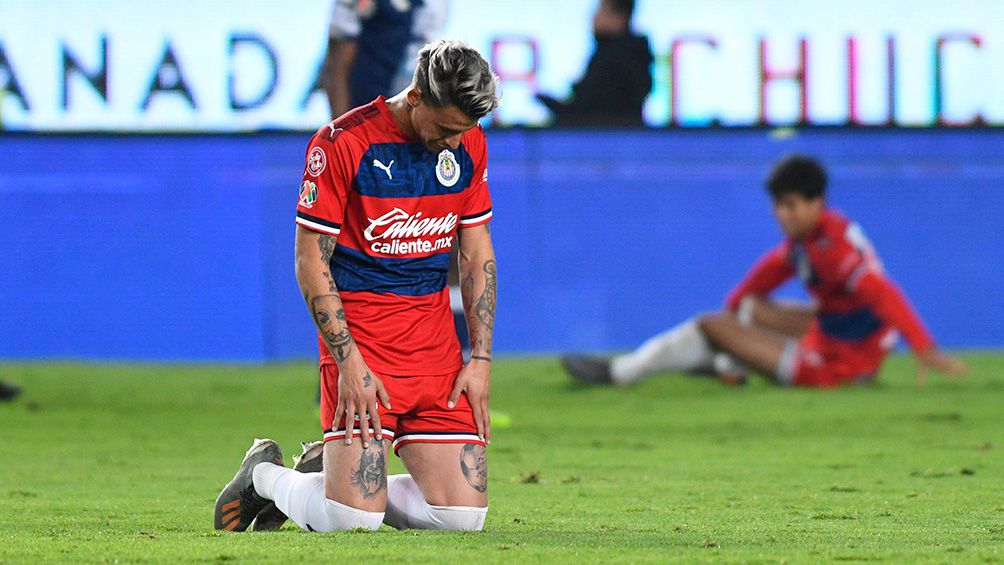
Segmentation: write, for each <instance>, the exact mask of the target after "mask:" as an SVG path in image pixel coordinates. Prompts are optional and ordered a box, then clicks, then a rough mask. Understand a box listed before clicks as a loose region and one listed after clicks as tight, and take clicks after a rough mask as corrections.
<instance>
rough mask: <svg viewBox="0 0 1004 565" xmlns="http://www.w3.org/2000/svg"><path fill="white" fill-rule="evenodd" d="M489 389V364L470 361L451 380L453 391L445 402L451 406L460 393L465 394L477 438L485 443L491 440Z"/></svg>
mask: <svg viewBox="0 0 1004 565" xmlns="http://www.w3.org/2000/svg"><path fill="white" fill-rule="evenodd" d="M490 390H491V365H490V364H488V363H484V362H471V363H468V364H467V365H465V366H464V368H463V369H461V370H460V373H459V374H458V375H457V379H456V380H455V381H454V382H453V391H452V392H450V397H449V399H448V402H447V406H448V407H449V408H453V407H454V406H456V405H457V402H459V401H460V394H461V393H464V394H466V395H467V402H468V403H469V404H470V405H471V413H472V415H473V416H474V424H475V425H476V426H477V428H478V438H480V439H481V441H484V442H485V443H490V442H491V418H490V417H489V412H488V398H489V396H490Z"/></svg>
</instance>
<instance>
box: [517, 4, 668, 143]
mask: <svg viewBox="0 0 1004 565" xmlns="http://www.w3.org/2000/svg"><path fill="white" fill-rule="evenodd" d="M634 4H635V3H634V0H600V4H599V7H598V8H597V9H596V14H595V15H594V16H593V36H594V37H595V39H596V48H595V49H594V50H593V54H592V56H591V57H590V58H589V65H588V66H587V67H586V73H585V74H584V75H582V78H580V79H579V80H578V82H576V83H575V84H574V85H572V95H571V97H569V98H568V99H567V100H565V101H561V100H557V99H555V98H553V97H551V96H548V95H546V94H537V100H539V101H540V102H541V103H543V104H544V105H545V106H547V108H548V109H549V110H551V112H552V113H553V114H554V125H558V126H577V125H590V126H640V125H643V124H642V106H643V105H644V103H645V98H646V97H647V96H648V93H649V91H650V90H652V68H651V66H652V60H653V57H652V50H651V48H650V47H649V44H648V38H647V37H646V36H644V35H638V34H635V33H634V32H633V31H631V17H632V16H633V15H634Z"/></svg>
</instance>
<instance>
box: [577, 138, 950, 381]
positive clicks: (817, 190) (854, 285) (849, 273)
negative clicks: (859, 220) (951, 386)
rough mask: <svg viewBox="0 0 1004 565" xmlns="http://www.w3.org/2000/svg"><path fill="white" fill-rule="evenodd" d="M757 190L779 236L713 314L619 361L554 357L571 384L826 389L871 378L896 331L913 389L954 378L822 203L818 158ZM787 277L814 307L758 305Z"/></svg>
mask: <svg viewBox="0 0 1004 565" xmlns="http://www.w3.org/2000/svg"><path fill="white" fill-rule="evenodd" d="M767 187H768V190H769V192H770V195H771V198H772V200H773V208H774V215H775V216H776V217H777V221H778V223H779V224H780V226H781V229H782V230H783V231H784V234H785V236H786V237H785V239H784V241H782V242H781V243H780V245H778V246H777V247H775V248H774V249H771V250H770V251H768V252H767V254H766V255H764V256H763V257H762V258H761V259H760V260H759V261H757V263H756V264H755V265H753V268H752V269H751V270H750V272H749V273H748V274H747V275H746V278H745V279H743V281H742V282H740V283H739V285H738V286H737V287H736V288H735V289H734V290H733V291H732V292H731V293H730V294H729V296H728V298H727V299H726V302H725V309H724V310H723V311H721V312H718V313H714V314H705V315H702V316H698V317H695V318H691V319H690V320H687V321H685V322H683V323H681V324H680V325H678V326H676V327H675V328H672V329H670V330H668V331H666V332H664V333H661V334H659V335H656V336H655V337H652V338H650V339H649V340H648V341H646V342H645V343H644V344H642V345H641V347H639V348H638V349H636V350H635V351H634V352H632V353H629V354H626V355H619V356H615V357H613V358H609V359H608V358H601V357H592V356H577V355H570V356H565V357H563V358H562V363H563V364H564V366H565V368H566V370H567V371H568V372H569V373H571V375H572V376H573V377H575V378H576V379H578V380H581V381H585V382H591V383H615V384H622V385H625V384H630V383H633V382H635V381H637V380H639V379H641V378H642V377H645V376H648V375H652V374H655V373H664V372H674V371H675V372H679V371H682V372H692V373H704V374H707V373H716V374H718V375H719V376H720V377H722V378H723V380H726V381H731V382H744V381H745V373H746V370H747V368H749V369H751V370H753V371H756V372H758V373H761V374H763V375H767V376H769V377H772V378H773V379H774V380H775V381H776V382H777V383H778V384H782V385H791V386H804V387H834V386H840V385H844V384H849V383H868V382H871V381H872V380H873V379H874V378H875V376H876V375H877V374H878V371H879V368H880V367H881V365H882V361H883V359H884V358H885V356H886V354H887V353H888V352H889V350H890V349H891V348H892V347H893V346H894V345H895V343H896V340H897V337H898V334H902V335H903V336H904V337H905V338H906V342H907V343H908V344H909V346H910V348H911V349H912V350H913V353H914V355H915V356H916V358H917V363H918V365H917V377H918V381H923V379H925V378H926V374H927V370H928V369H934V370H936V371H940V372H943V373H946V374H948V375H951V376H962V375H964V374H965V372H966V366H965V365H964V364H963V363H962V362H961V361H959V360H956V359H953V358H952V357H949V356H947V355H945V354H943V353H942V352H940V351H939V350H938V349H937V347H936V346H935V343H934V340H933V339H932V337H931V335H930V334H929V333H928V332H927V330H926V329H925V328H924V325H923V323H922V322H921V320H920V318H919V317H918V315H917V313H916V312H915V311H914V309H913V308H912V307H911V306H910V303H909V302H908V301H907V299H906V297H905V296H904V295H903V293H902V291H901V290H900V289H899V287H897V286H896V284H895V283H894V282H893V281H892V280H891V279H889V278H888V277H887V276H886V275H885V273H884V272H883V269H882V264H881V262H880V261H879V258H878V256H877V255H876V253H875V250H874V249H873V248H872V245H871V243H870V242H869V241H868V239H867V238H866V237H865V235H864V232H863V231H862V230H861V228H860V227H859V226H858V225H857V224H856V223H854V222H852V221H850V220H848V219H847V218H846V217H844V216H843V215H842V214H841V213H840V212H837V211H836V210H833V209H830V208H828V207H827V205H826V171H825V170H824V169H823V167H822V166H821V165H820V164H819V163H818V162H817V161H815V160H814V159H812V158H810V157H806V156H801V155H793V156H790V157H787V158H785V159H783V160H782V161H780V162H779V163H778V164H777V165H775V167H774V170H773V172H772V173H771V175H770V178H769V179H768V181H767ZM796 275H797V276H798V278H799V279H801V281H802V282H803V283H804V284H805V286H806V288H807V289H808V291H809V293H810V294H811V295H812V297H813V298H814V302H815V303H814V304H813V305H797V304H791V303H784V302H780V301H774V300H771V299H770V298H769V294H770V293H771V292H772V291H773V290H774V289H776V288H777V287H779V286H781V284H783V283H784V282H785V281H787V280H788V279H790V278H791V277H793V276H796Z"/></svg>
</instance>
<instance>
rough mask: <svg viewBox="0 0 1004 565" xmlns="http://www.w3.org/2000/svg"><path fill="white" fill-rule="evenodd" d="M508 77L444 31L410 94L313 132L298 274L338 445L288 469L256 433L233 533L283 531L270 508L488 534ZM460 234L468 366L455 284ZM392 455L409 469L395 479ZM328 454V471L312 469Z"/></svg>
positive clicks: (324, 407)
mask: <svg viewBox="0 0 1004 565" xmlns="http://www.w3.org/2000/svg"><path fill="white" fill-rule="evenodd" d="M496 85H497V78H496V77H495V75H494V74H492V72H491V70H490V68H489V65H488V63H487V62H486V61H485V60H484V58H483V57H482V56H481V55H480V54H479V53H478V52H477V51H475V50H474V49H472V48H471V47H470V46H468V45H466V44H464V43H462V42H459V41H447V40H444V41H439V42H436V43H433V44H429V45H427V46H426V47H424V48H423V49H422V50H421V52H420V53H419V60H418V65H417V68H416V71H415V77H414V80H413V82H412V84H411V85H410V86H409V87H408V88H406V89H405V90H404V91H402V92H401V93H399V94H397V95H396V96H394V97H392V98H390V99H384V98H383V97H382V96H381V97H378V98H377V99H376V100H374V101H373V102H371V103H369V104H366V105H364V106H361V107H358V108H355V109H354V110H351V111H349V112H348V113H346V114H345V115H343V116H341V117H339V118H338V119H336V120H334V121H333V122H332V123H331V124H328V125H326V126H324V127H323V128H321V129H320V130H319V131H318V132H317V133H316V134H315V135H314V137H313V139H312V140H311V143H310V145H309V147H308V149H307V152H306V166H305V169H304V173H303V179H302V184H301V185H300V193H299V194H300V197H299V205H298V207H297V214H296V215H297V219H296V223H297V228H296V274H297V280H298V281H299V283H300V288H301V290H302V292H303V296H304V299H305V300H306V302H307V306H308V308H309V310H310V313H311V316H312V317H313V319H314V322H315V324H316V325H317V329H318V333H319V345H320V353H321V358H320V372H321V425H322V427H323V428H324V441H325V443H324V446H323V450H320V449H319V450H316V451H314V450H313V448H312V446H310V445H309V444H308V445H305V448H304V455H303V457H302V458H301V459H300V460H299V461H298V462H297V467H295V468H294V469H287V468H285V467H283V466H282V454H281V452H280V450H279V447H278V446H277V445H276V444H275V442H273V441H271V440H257V441H256V442H255V443H254V444H253V445H252V446H251V449H249V450H248V452H247V455H246V456H245V458H244V461H243V462H242V464H241V467H240V469H239V470H238V472H237V475H236V476H235V477H234V479H233V480H232V481H231V482H230V483H229V484H228V485H227V486H226V487H225V488H224V489H223V492H221V493H220V496H219V498H218V499H217V501H216V513H215V518H214V525H215V527H216V528H217V529H223V530H236V531H243V530H245V529H247V528H248V526H249V525H251V523H252V521H255V519H256V518H260V520H257V521H255V527H256V529H269V528H275V527H278V525H281V523H282V521H283V520H282V517H281V516H280V519H278V520H276V519H275V516H274V512H272V511H269V510H268V508H267V507H268V506H269V501H274V503H275V506H276V507H277V509H278V512H281V513H282V514H284V515H285V516H288V517H289V518H290V519H292V520H293V521H294V522H296V523H297V524H298V525H299V526H300V527H302V528H303V529H305V530H310V531H319V532H330V531H336V530H351V529H356V528H364V529H369V530H375V529H377V528H379V527H380V524H381V523H386V524H388V525H390V526H393V527H395V528H402V529H403V528H418V529H444V530H480V529H482V527H483V525H484V520H485V516H486V514H487V512H488V494H487V488H488V464H487V453H486V445H487V443H488V441H489V437H490V436H489V434H490V432H489V417H488V392H489V381H490V375H491V345H492V329H493V326H494V319H495V291H496V272H495V254H494V251H493V248H492V242H491V236H490V234H489V230H488V225H487V222H488V221H489V219H490V218H491V217H492V208H491V198H490V196H489V192H488V183H487V180H488V170H487V149H486V144H485V135H484V132H483V130H482V129H481V127H480V126H479V125H478V120H479V119H480V118H482V117H484V116H486V115H488V114H489V113H490V112H492V111H493V110H494V109H495V108H496V107H497V105H498V97H497V95H496ZM455 238H457V239H459V269H460V276H461V287H462V294H463V302H464V309H465V312H466V316H467V322H468V327H469V333H470V341H471V348H472V357H471V360H470V362H468V363H467V364H466V365H465V364H464V361H463V357H462V355H461V350H460V344H459V342H458V340H457V337H456V334H455V332H454V326H453V314H452V311H451V309H450V296H449V290H448V288H447V284H446V278H447V271H448V267H449V257H450V249H451V247H452V246H453V244H454V239H455ZM336 240H337V245H336ZM391 449H393V450H394V452H395V454H397V455H398V456H399V457H400V458H401V460H402V461H403V463H404V465H405V467H407V469H408V471H409V474H402V475H394V476H390V477H388V476H387V457H388V454H389V451H390V450H391ZM320 451H323V465H322V471H321V472H303V471H310V470H312V469H314V470H316V469H317V465H316V463H317V459H316V457H317V453H318V452H320ZM311 461H313V462H314V464H313V465H309V463H310V462H311ZM263 509H264V510H266V511H269V512H271V513H270V515H269V516H260V515H259V513H260V512H262V510H263Z"/></svg>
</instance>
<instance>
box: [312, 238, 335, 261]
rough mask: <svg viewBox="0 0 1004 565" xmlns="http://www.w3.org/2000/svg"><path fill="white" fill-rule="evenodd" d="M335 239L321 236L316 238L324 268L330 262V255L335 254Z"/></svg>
mask: <svg viewBox="0 0 1004 565" xmlns="http://www.w3.org/2000/svg"><path fill="white" fill-rule="evenodd" d="M336 241H337V238H336V237H335V236H333V235H322V236H320V237H318V238H317V248H318V249H320V250H321V260H322V261H324V266H325V267H326V266H328V263H330V262H331V257H332V255H334V254H335V242H336Z"/></svg>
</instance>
